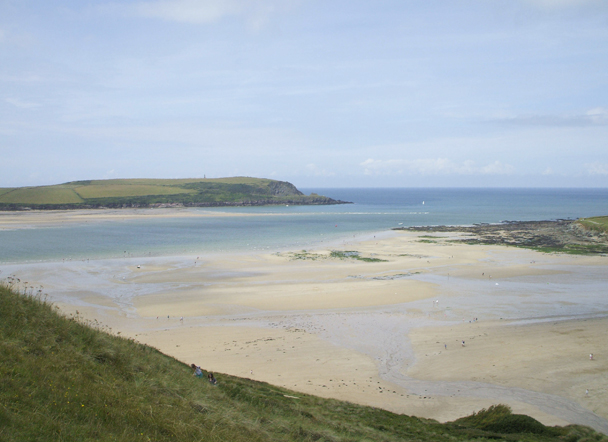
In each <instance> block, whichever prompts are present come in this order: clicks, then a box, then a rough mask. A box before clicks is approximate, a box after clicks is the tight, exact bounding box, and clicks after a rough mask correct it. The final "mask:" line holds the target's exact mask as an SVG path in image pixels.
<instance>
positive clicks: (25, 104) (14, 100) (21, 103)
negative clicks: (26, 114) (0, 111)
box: [4, 98, 42, 109]
mask: <svg viewBox="0 0 608 442" xmlns="http://www.w3.org/2000/svg"><path fill="white" fill-rule="evenodd" d="M4 101H5V102H7V103H8V104H12V105H13V106H16V107H19V108H21V109H34V108H37V107H40V106H42V105H41V104H40V103H32V102H27V101H22V100H20V99H18V98H5V99H4Z"/></svg>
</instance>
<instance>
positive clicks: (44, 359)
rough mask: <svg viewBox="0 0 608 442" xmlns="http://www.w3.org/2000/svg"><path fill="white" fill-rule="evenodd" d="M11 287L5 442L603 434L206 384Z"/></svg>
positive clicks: (1, 432)
mask: <svg viewBox="0 0 608 442" xmlns="http://www.w3.org/2000/svg"><path fill="white" fill-rule="evenodd" d="M11 282H12V283H15V280H12V281H11ZM17 287H19V286H17V285H14V284H10V285H7V284H4V285H1V286H0V354H1V355H2V357H1V358H0V440H2V441H3V442H17V441H121V442H130V441H232V442H239V441H248V442H250V441H253V442H255V441H336V442H337V441H386V442H391V441H395V442H396V441H406V440H407V441H466V440H479V441H484V440H496V439H502V440H513V441H515V440H518V441H519V440H521V441H552V440H555V441H557V440H567V441H571V442H576V441H581V442H582V441H591V440H597V441H600V440H603V441H606V440H607V439H606V438H603V436H602V435H600V434H598V433H596V432H594V431H593V430H591V429H588V428H585V427H579V426H568V427H563V428H562V427H551V428H547V427H544V426H543V425H542V424H540V423H534V424H533V426H532V427H531V426H530V420H529V419H527V420H525V419H524V420H525V422H524V424H525V425H523V424H520V423H518V422H519V420H518V419H520V418H515V419H511V421H509V422H510V423H509V428H508V430H509V431H505V432H501V431H502V430H501V429H500V428H497V427H491V428H489V429H487V428H486V429H484V427H483V425H484V423H487V422H488V421H492V415H493V414H495V412H496V411H495V410H494V411H492V410H491V411H488V412H486V413H485V414H484V415H483V416H482V417H483V419H481V421H482V423H481V424H480V423H479V422H478V421H480V418H479V417H477V418H475V419H476V420H475V419H473V421H466V420H461V421H457V422H454V423H448V424H440V423H438V422H435V421H432V420H425V419H419V418H415V417H408V416H402V415H397V414H394V413H390V412H388V411H385V410H381V409H375V408H370V407H364V406H358V405H354V404H350V403H347V402H341V401H336V400H328V399H321V398H318V397H314V396H309V395H305V394H301V393H296V392H293V391H290V390H287V389H283V388H280V387H275V386H271V385H269V384H265V383H261V382H255V381H252V380H249V379H242V378H236V377H232V376H228V375H221V374H217V373H216V378H217V379H218V381H219V383H218V384H217V385H212V384H210V383H208V382H207V381H206V380H204V379H198V378H195V377H193V376H192V375H191V370H190V369H189V368H188V366H187V365H186V364H184V363H182V362H179V361H177V360H175V359H173V358H171V357H169V356H166V355H164V354H162V353H160V352H159V351H157V350H156V349H154V348H151V347H148V346H146V345H142V344H140V343H137V342H135V341H133V340H129V339H124V338H120V337H118V336H115V335H113V334H112V333H111V331H110V330H107V329H104V327H102V326H101V325H100V324H98V323H95V322H94V323H84V322H83V321H82V320H80V319H79V318H78V317H77V316H76V317H74V316H70V317H65V316H62V315H61V314H59V312H58V311H57V309H56V308H54V307H53V306H52V305H51V304H49V303H47V302H45V301H44V298H43V295H42V291H41V290H39V289H35V288H31V287H30V288H23V287H21V288H19V290H17ZM202 362H204V361H202ZM203 365H204V364H203ZM203 368H204V367H203ZM498 411H499V412H500V413H498V414H499V416H498V417H499V418H500V419H498V420H499V421H500V420H501V419H502V421H505V419H506V420H507V421H508V420H509V414H510V412H509V411H508V410H507V412H505V410H504V409H500V410H498ZM505 416H506V417H505ZM530 419H531V418H530ZM531 428H532V430H533V431H530V429H531Z"/></svg>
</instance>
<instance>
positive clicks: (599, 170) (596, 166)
mask: <svg viewBox="0 0 608 442" xmlns="http://www.w3.org/2000/svg"><path fill="white" fill-rule="evenodd" d="M585 167H586V168H587V174H588V175H592V176H593V175H608V163H600V162H599V161H596V162H594V163H587V164H585Z"/></svg>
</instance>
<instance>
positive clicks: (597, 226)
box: [578, 216, 608, 233]
mask: <svg viewBox="0 0 608 442" xmlns="http://www.w3.org/2000/svg"><path fill="white" fill-rule="evenodd" d="M578 223H579V224H580V225H582V226H583V227H585V228H587V229H590V230H596V231H598V232H604V233H608V216H594V217H591V218H581V219H579V220H578Z"/></svg>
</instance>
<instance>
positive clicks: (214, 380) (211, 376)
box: [207, 373, 217, 385]
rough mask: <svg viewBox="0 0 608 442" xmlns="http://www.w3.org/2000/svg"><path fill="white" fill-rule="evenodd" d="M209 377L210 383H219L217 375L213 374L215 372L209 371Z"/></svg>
mask: <svg viewBox="0 0 608 442" xmlns="http://www.w3.org/2000/svg"><path fill="white" fill-rule="evenodd" d="M207 379H209V383H210V384H211V385H215V384H217V379H215V376H213V373H209V374H208V375H207Z"/></svg>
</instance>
